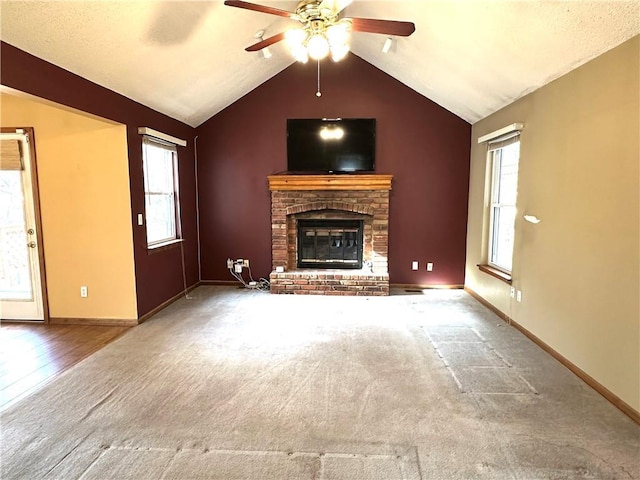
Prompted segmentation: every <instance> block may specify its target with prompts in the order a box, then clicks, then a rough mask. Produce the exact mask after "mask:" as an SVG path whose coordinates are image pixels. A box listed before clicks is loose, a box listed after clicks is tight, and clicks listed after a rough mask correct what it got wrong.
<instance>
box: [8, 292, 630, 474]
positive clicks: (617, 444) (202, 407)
mask: <svg viewBox="0 0 640 480" xmlns="http://www.w3.org/2000/svg"><path fill="white" fill-rule="evenodd" d="M396 293H400V294H396V295H392V296H390V297H387V298H367V297H357V298H356V297H353V298H349V297H344V298H336V297H331V298H329V297H313V296H311V297H308V296H305V297H300V296H289V295H269V294H265V293H261V292H254V291H248V290H239V289H236V288H232V287H200V288H198V289H197V290H195V291H194V292H192V293H191V296H192V297H193V298H192V299H191V300H186V299H182V300H180V301H178V302H176V303H174V304H173V305H171V306H170V307H169V308H167V309H165V310H164V311H163V312H161V313H160V314H158V315H157V316H155V317H154V318H153V319H151V320H150V321H148V322H146V323H144V324H143V325H141V326H139V327H136V328H134V329H131V331H129V332H128V333H126V334H125V335H124V336H123V337H121V338H120V339H118V340H116V341H115V342H113V343H112V344H110V345H108V346H107V347H105V348H104V349H103V350H101V351H99V352H98V353H96V354H94V355H93V356H91V357H89V358H88V359H86V360H84V361H82V362H81V363H79V364H78V365H76V366H75V367H73V368H72V369H70V370H69V371H67V372H65V373H64V374H62V375H61V376H60V377H58V378H57V379H56V380H54V381H53V382H51V383H50V384H48V385H46V386H45V387H43V388H42V389H41V390H39V391H38V392H36V393H35V394H33V395H31V396H30V397H28V398H26V399H24V400H22V401H20V402H19V403H17V404H15V405H13V406H12V407H10V408H9V409H8V410H6V411H5V412H3V413H2V416H1V421H2V470H1V477H2V479H29V480H35V479H41V478H58V479H79V478H81V479H129V478H130V479H147V478H148V479H185V480H186V479H221V480H222V479H224V480H235V479H245V480H284V479H286V480H312V479H315V480H351V479H353V480H396V479H397V480H418V479H423V480H425V479H473V478H486V479H503V478H504V479H574V478H588V479H629V478H640V427H638V425H636V424H634V423H633V422H632V421H631V420H630V419H629V418H627V417H626V416H625V415H623V414H622V413H621V412H619V411H618V410H617V409H616V408H614V407H613V406H612V405H610V404H609V403H608V402H607V401H606V400H604V399H603V398H601V397H600V396H599V395H598V394H597V393H595V392H594V391H593V390H591V389H590V388H589V387H588V386H586V385H585V384H584V383H582V381H580V380H579V379H578V378H576V377H575V376H574V375H573V374H572V373H570V372H569V371H568V370H566V369H565V368H564V367H562V366H561V365H560V364H558V363H557V362H556V361H555V360H554V359H552V358H551V357H550V356H549V355H547V354H546V353H544V352H543V351H542V350H540V349H539V348H538V347H536V346H535V345H534V344H532V343H531V342H530V341H529V340H528V339H526V338H525V337H523V336H522V335H521V334H520V333H519V332H517V331H516V330H515V329H513V328H511V327H509V326H507V325H506V324H505V323H503V322H502V321H501V320H499V319H498V318H497V317H495V315H493V314H492V313H491V312H489V311H488V310H486V309H485V308H484V307H483V306H481V305H480V304H478V303H477V302H476V301H475V300H473V299H472V298H471V297H470V296H468V295H467V294H466V293H465V292H463V291H460V290H455V291H442V290H431V291H425V292H424V294H409V293H406V292H396Z"/></svg>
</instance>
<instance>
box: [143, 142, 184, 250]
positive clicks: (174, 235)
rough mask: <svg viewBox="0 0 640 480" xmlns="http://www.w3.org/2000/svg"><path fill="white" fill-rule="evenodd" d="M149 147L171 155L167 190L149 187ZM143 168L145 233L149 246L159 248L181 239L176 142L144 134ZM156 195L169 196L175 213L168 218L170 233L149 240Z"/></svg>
mask: <svg viewBox="0 0 640 480" xmlns="http://www.w3.org/2000/svg"><path fill="white" fill-rule="evenodd" d="M149 148H159V149H162V150H163V151H164V152H166V153H169V154H170V155H171V170H170V171H171V174H172V175H171V176H170V177H168V178H167V180H169V179H170V181H169V182H167V183H168V184H169V188H168V189H166V190H159V191H151V190H150V188H149V182H148V173H147V172H148V168H149V166H150V162H152V160H151V156H150V155H148V154H147V150H148V149H149ZM142 169H143V177H144V208H145V219H146V221H145V233H146V235H147V248H149V249H152V248H157V247H161V246H163V245H166V244H170V243H173V242H176V241H179V240H180V234H181V232H180V216H179V212H180V208H179V196H178V151H177V148H176V146H175V145H174V144H172V143H169V142H165V141H162V140H159V139H157V138H153V137H149V136H144V137H143V139H142ZM156 195H162V196H165V197H167V198H168V199H169V200H170V204H171V206H172V207H173V208H172V209H171V210H172V211H173V215H172V216H170V217H168V218H166V221H167V224H168V226H169V228H168V231H169V235H167V236H165V237H162V238H154V239H151V240H149V225H150V222H149V216H148V213H149V210H150V208H149V203H150V202H149V201H150V199H151V197H153V196H156Z"/></svg>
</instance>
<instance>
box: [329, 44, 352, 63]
mask: <svg viewBox="0 0 640 480" xmlns="http://www.w3.org/2000/svg"><path fill="white" fill-rule="evenodd" d="M347 53H349V46H348V45H346V44H342V45H337V46H333V47H331V60H333V61H334V62H339V61H340V60H342V59H343V58H344V57H346V56H347Z"/></svg>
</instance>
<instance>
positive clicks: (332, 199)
mask: <svg viewBox="0 0 640 480" xmlns="http://www.w3.org/2000/svg"><path fill="white" fill-rule="evenodd" d="M268 178H269V190H270V191H271V234H272V237H271V252H272V268H273V271H272V272H271V275H270V282H271V292H272V293H293V294H315V295H388V294H389V271H388V251H389V191H390V190H391V180H392V176H391V175H369V174H364V175H287V174H284V175H271V176H269V177H268ZM300 220H303V221H308V220H318V221H326V220H338V221H347V220H351V221H358V222H361V223H362V225H363V229H362V263H363V267H362V268H361V269H358V270H353V269H349V270H347V269H335V268H330V269H322V268H316V267H314V268H297V265H298V238H297V235H298V222H299V221H300ZM280 269H282V272H280V271H279V270H280Z"/></svg>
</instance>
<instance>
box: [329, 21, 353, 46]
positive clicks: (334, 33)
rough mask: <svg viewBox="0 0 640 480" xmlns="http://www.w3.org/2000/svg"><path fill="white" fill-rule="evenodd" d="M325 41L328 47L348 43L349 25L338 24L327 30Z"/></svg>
mask: <svg viewBox="0 0 640 480" xmlns="http://www.w3.org/2000/svg"><path fill="white" fill-rule="evenodd" d="M327 40H328V41H329V45H331V46H332V47H333V46H342V45H346V44H347V42H348V41H349V25H348V24H347V23H344V22H338V23H336V24H335V25H331V26H330V27H329V28H327Z"/></svg>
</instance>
